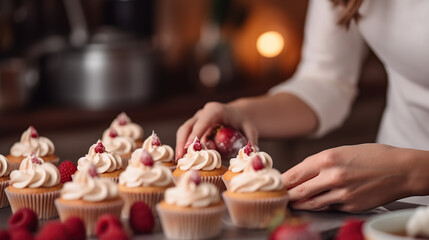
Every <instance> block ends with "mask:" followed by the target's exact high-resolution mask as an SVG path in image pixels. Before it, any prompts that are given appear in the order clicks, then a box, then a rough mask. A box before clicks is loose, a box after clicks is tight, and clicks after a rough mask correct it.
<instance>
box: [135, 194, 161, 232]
mask: <svg viewBox="0 0 429 240" xmlns="http://www.w3.org/2000/svg"><path fill="white" fill-rule="evenodd" d="M129 223H130V227H131V229H133V231H134V233H149V232H152V230H153V228H154V226H155V218H154V217H153V213H152V210H151V209H150V207H149V206H148V205H147V204H146V203H145V202H143V201H138V202H135V203H133V205H132V206H131V208H130V219H129Z"/></svg>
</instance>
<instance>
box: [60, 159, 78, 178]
mask: <svg viewBox="0 0 429 240" xmlns="http://www.w3.org/2000/svg"><path fill="white" fill-rule="evenodd" d="M76 170H77V168H76V165H75V164H74V163H72V162H71V161H68V160H67V161H64V162H62V163H61V164H60V166H58V171H59V172H60V177H61V180H60V182H61V183H65V182H70V181H71V180H72V175H73V174H74V173H75V172H76Z"/></svg>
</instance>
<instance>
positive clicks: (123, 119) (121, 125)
mask: <svg viewBox="0 0 429 240" xmlns="http://www.w3.org/2000/svg"><path fill="white" fill-rule="evenodd" d="M110 129H115V131H116V133H117V134H118V136H121V137H129V138H131V139H133V140H134V142H135V143H136V146H137V148H140V147H141V146H142V144H143V133H144V131H143V128H142V127H141V126H139V125H138V124H136V123H133V122H132V121H131V119H130V118H129V117H128V116H127V114H126V113H121V114H119V115H118V116H117V117H116V118H115V119H114V120H113V122H112V123H111V124H110V127H109V129H107V130H105V131H104V133H103V135H105V134H106V132H110Z"/></svg>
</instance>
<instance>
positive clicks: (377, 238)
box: [363, 209, 416, 240]
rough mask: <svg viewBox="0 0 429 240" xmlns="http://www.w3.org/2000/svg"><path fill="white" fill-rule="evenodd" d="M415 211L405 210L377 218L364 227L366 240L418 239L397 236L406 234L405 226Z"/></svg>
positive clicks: (366, 223)
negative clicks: (402, 233) (401, 233)
mask: <svg viewBox="0 0 429 240" xmlns="http://www.w3.org/2000/svg"><path fill="white" fill-rule="evenodd" d="M414 211H415V209H405V210H399V211H394V212H390V213H386V214H382V215H378V216H375V217H374V218H371V219H370V220H368V221H366V222H365V224H364V225H363V234H364V236H365V239H369V240H405V239H416V238H412V237H404V236H399V235H395V234H394V233H400V232H405V225H406V224H407V222H408V219H410V217H411V215H412V214H413V213H414Z"/></svg>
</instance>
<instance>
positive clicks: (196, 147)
mask: <svg viewBox="0 0 429 240" xmlns="http://www.w3.org/2000/svg"><path fill="white" fill-rule="evenodd" d="M202 149H203V147H202V146H201V142H200V140H198V139H196V140H195V142H194V150H195V151H201V150H202Z"/></svg>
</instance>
